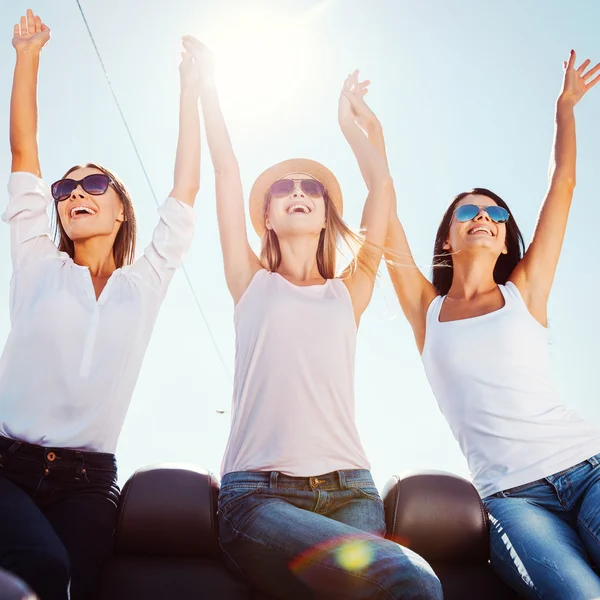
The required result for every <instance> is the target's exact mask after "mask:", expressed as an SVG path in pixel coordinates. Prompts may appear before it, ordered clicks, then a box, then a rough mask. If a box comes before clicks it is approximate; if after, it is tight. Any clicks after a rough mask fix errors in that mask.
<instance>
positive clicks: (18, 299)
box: [0, 173, 194, 453]
mask: <svg viewBox="0 0 600 600" xmlns="http://www.w3.org/2000/svg"><path fill="white" fill-rule="evenodd" d="M8 194H9V203H8V207H7V210H6V212H5V213H4V214H3V215H2V219H3V220H4V221H5V222H7V223H8V224H9V225H10V229H11V255H12V262H13V276H12V280H11V293H10V317H11V331H10V334H9V336H8V339H7V341H6V345H5V347H4V352H3V353H2V357H1V358H0V435H2V436H5V437H9V438H13V439H17V440H21V441H24V442H29V443H31V444H38V445H41V446H54V447H63V448H72V449H77V450H87V451H94V452H110V453H114V451H115V448H116V446H117V441H118V438H119V434H120V432H121V428H122V426H123V422H124V420H125V415H126V413H127V409H128V407H129V402H130V400H131V396H132V394H133V390H134V388H135V383H136V381H137V378H138V375H139V372H140V369H141V366H142V361H143V358H144V354H145V352H146V348H147V346H148V342H149V341H150V336H151V333H152V329H153V328H154V323H155V321H156V317H157V315H158V310H159V308H160V305H161V303H162V301H163V298H164V297H165V294H166V292H167V288H168V286H169V283H170V281H171V279H172V277H173V274H174V273H175V269H177V267H179V266H180V265H181V262H182V259H183V256H184V254H185V252H186V251H187V249H188V248H189V246H190V244H191V241H192V237H193V233H194V211H193V209H192V208H191V207H190V206H188V205H187V204H184V203H183V202H180V201H178V200H175V199H174V198H168V199H167V200H166V201H165V203H164V204H163V206H162V207H161V208H160V209H159V215H160V221H159V223H158V225H157V227H156V229H155V230H154V235H153V238H152V242H151V243H150V245H149V246H148V247H147V248H146V249H145V251H144V254H143V256H142V257H140V258H139V259H138V260H137V261H136V262H135V263H134V264H133V265H131V266H126V267H123V268H121V269H117V270H116V271H114V273H113V274H112V275H111V277H110V279H109V280H108V282H107V283H106V287H105V288H104V290H103V291H102V293H101V295H100V297H99V298H98V300H96V295H95V292H94V286H93V284H92V279H91V276H90V273H89V269H88V268H87V267H82V266H79V265H76V264H75V263H74V262H73V260H72V259H71V258H70V257H69V256H68V254H66V253H65V252H59V250H58V249H57V247H56V245H55V244H54V242H53V241H52V238H51V231H50V223H49V219H48V213H47V208H48V206H49V204H50V203H51V202H53V199H52V196H51V194H50V188H49V186H48V185H47V184H46V183H45V182H44V181H42V180H41V179H39V178H38V177H36V176H34V175H32V174H30V173H13V174H12V175H11V176H10V179H9V183H8Z"/></svg>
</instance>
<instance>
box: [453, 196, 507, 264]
mask: <svg viewBox="0 0 600 600" xmlns="http://www.w3.org/2000/svg"><path fill="white" fill-rule="evenodd" d="M465 204H474V205H476V206H478V207H480V208H479V212H478V213H477V214H476V215H475V216H474V217H473V219H471V220H469V221H465V222H461V221H459V220H458V219H457V218H456V210H457V209H458V208H459V207H460V206H463V205H465ZM486 206H498V204H496V202H494V200H492V199H491V198H489V197H487V196H483V195H480V194H469V195H467V196H465V197H464V198H462V199H461V200H460V201H459V202H458V203H457V204H456V206H455V212H454V215H453V216H452V220H451V222H450V230H449V232H448V237H447V239H446V241H445V243H444V246H443V249H444V250H447V251H449V252H452V253H455V252H473V251H477V252H481V251H484V252H490V253H492V254H494V255H495V256H500V254H506V253H507V249H506V225H505V224H504V223H494V221H492V219H490V217H489V215H488V214H487V212H486V211H485V207H486Z"/></svg>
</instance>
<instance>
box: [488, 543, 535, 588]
mask: <svg viewBox="0 0 600 600" xmlns="http://www.w3.org/2000/svg"><path fill="white" fill-rule="evenodd" d="M492 553H493V554H495V555H496V557H497V558H498V560H499V561H500V562H501V563H502V564H504V565H508V567H509V569H510V570H511V571H513V572H514V573H515V574H516V575H517V577H518V579H519V580H520V581H522V582H523V583H524V584H525V585H527V583H526V582H525V581H524V580H523V577H522V576H521V573H519V570H518V569H517V568H516V567H515V565H514V563H513V562H512V561H505V560H503V559H502V558H501V557H500V555H499V554H498V553H497V552H496V551H495V550H494V547H493V546H491V544H490V555H491V554H492ZM498 576H500V574H499V573H498ZM506 583H508V582H506ZM531 583H533V580H531ZM509 585H510V584H509ZM510 587H513V586H512V585H511V586H510ZM527 587H528V588H529V589H530V590H531V591H532V592H533V593H534V594H535V595H536V596H537V597H538V598H539V599H540V600H544V597H543V596H540V594H539V593H538V591H537V589H536V587H535V585H534V586H533V587H530V586H527ZM513 589H514V590H515V591H516V592H517V593H518V594H520V593H521V592H520V590H518V589H516V588H513Z"/></svg>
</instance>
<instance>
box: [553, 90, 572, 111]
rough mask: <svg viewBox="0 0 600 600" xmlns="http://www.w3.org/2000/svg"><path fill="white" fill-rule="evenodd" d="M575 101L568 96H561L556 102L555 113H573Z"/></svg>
mask: <svg viewBox="0 0 600 600" xmlns="http://www.w3.org/2000/svg"><path fill="white" fill-rule="evenodd" d="M575 104H576V101H575V99H574V98H573V97H572V96H571V95H570V94H561V95H560V96H559V97H558V99H557V100H556V113H557V114H560V113H565V112H569V111H573V109H574V108H575Z"/></svg>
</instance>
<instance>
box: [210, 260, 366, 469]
mask: <svg viewBox="0 0 600 600" xmlns="http://www.w3.org/2000/svg"><path fill="white" fill-rule="evenodd" d="M234 323H235V334H236V347H235V375H234V390H233V403H232V416H231V419H232V421H231V432H230V434H229V441H228V443H227V448H226V450H225V456H224V458H223V464H222V466H221V473H222V474H223V475H224V474H226V473H230V472H232V471H280V472H282V473H284V474H286V475H291V476H295V477H308V476H313V475H320V474H324V473H329V472H331V471H336V470H342V469H369V468H370V465H369V461H368V460H367V458H366V456H365V452H364V450H363V447H362V444H361V442H360V438H359V435H358V431H357V429H356V424H355V415H354V359H355V349H356V323H355V320H354V312H353V308H352V302H351V300H350V294H349V293H348V290H347V288H346V286H345V284H344V283H343V282H342V281H340V280H339V279H329V280H327V281H326V283H325V284H324V285H312V286H307V287H299V286H296V285H293V284H291V283H290V282H289V281H287V279H285V278H284V277H282V276H281V275H279V274H277V273H270V272H269V271H266V270H264V269H263V270H261V271H258V273H256V275H255V276H254V278H253V279H252V281H251V282H250V285H249V286H248V289H247V290H246V291H245V292H244V294H243V295H242V297H241V299H240V300H239V302H238V303H237V306H236V308H235V317H234Z"/></svg>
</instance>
